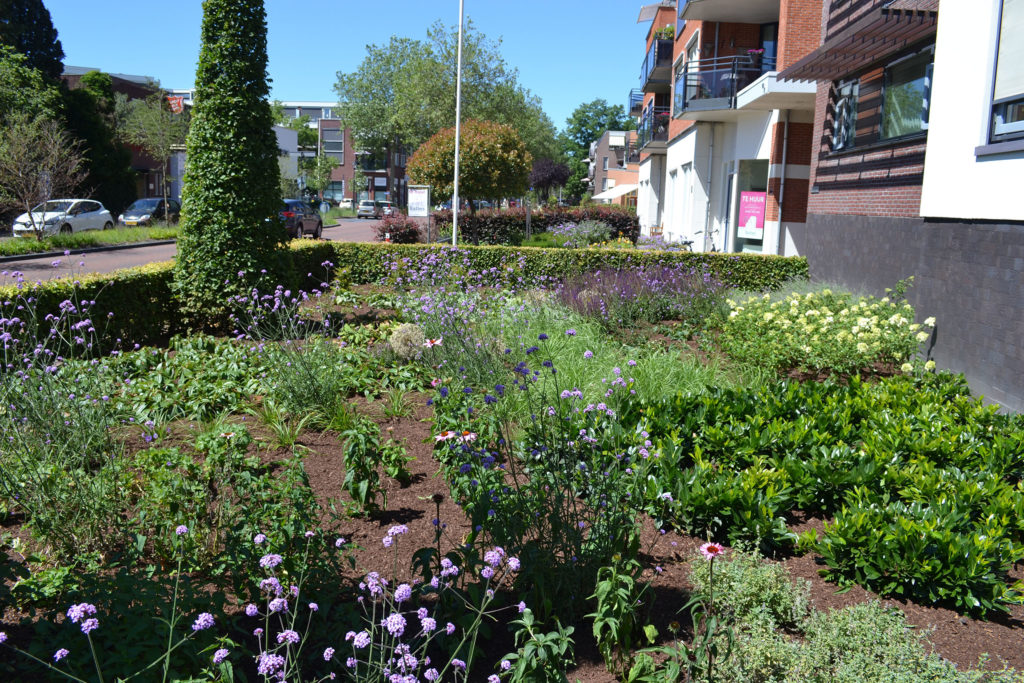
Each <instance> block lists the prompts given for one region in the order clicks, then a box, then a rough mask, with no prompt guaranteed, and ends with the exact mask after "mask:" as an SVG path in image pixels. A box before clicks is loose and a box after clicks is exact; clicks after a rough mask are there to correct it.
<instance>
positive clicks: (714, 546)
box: [700, 543, 725, 560]
mask: <svg viewBox="0 0 1024 683" xmlns="http://www.w3.org/2000/svg"><path fill="white" fill-rule="evenodd" d="M724 552H725V548H724V547H723V546H722V545H721V544H719V543H705V544H704V545H702V546H701V547H700V554H701V555H703V556H704V557H705V558H706V559H708V560H713V559H715V558H716V557H718V556H719V555H721V554H722V553H724Z"/></svg>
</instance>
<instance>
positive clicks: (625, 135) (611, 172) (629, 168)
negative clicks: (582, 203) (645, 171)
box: [587, 130, 640, 208]
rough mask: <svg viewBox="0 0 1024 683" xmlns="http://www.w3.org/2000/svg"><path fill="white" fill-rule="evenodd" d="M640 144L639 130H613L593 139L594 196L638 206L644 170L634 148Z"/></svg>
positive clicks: (591, 177) (590, 179)
mask: <svg viewBox="0 0 1024 683" xmlns="http://www.w3.org/2000/svg"><path fill="white" fill-rule="evenodd" d="M635 144H636V131H635V130H630V131H624V130H609V131H605V132H604V134H603V135H602V136H601V137H600V139H598V140H595V141H594V142H592V143H590V156H589V158H588V161H587V163H589V164H590V170H589V171H588V175H587V178H588V182H589V184H590V191H591V193H592V195H593V196H592V197H591V199H593V200H595V201H598V202H602V203H605V204H618V205H620V206H631V207H633V208H636V189H637V176H638V175H639V172H640V167H639V164H638V163H637V162H638V161H639V159H638V157H636V155H633V156H632V157H631V156H630V149H631V147H632V146H634V145H635Z"/></svg>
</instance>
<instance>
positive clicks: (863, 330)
mask: <svg viewBox="0 0 1024 683" xmlns="http://www.w3.org/2000/svg"><path fill="white" fill-rule="evenodd" d="M729 305H730V307H731V311H730V312H729V317H728V319H727V320H726V322H725V324H724V325H723V328H722V333H721V335H720V337H719V343H720V344H721V347H722V349H723V350H724V351H725V352H726V353H727V354H729V355H730V356H732V357H733V358H734V359H735V360H737V361H739V362H741V363H752V364H756V365H761V366H763V367H768V368H771V369H773V370H776V371H780V372H781V371H785V370H789V369H793V368H797V369H803V370H810V371H828V372H835V373H852V372H857V371H859V370H861V369H864V368H870V367H871V366H872V364H873V363H889V364H893V365H895V366H899V365H900V364H902V363H905V362H906V361H907V360H908V359H910V358H911V357H913V355H914V354H915V353H916V352H917V351H918V349H919V348H920V347H921V344H922V343H924V342H925V341H927V340H928V338H929V337H930V336H931V333H932V329H933V328H934V327H935V319H934V318H928V319H927V320H925V321H924V323H915V322H914V308H913V307H912V306H911V305H910V304H908V303H906V302H905V301H895V300H892V299H890V298H889V297H882V298H881V299H876V298H874V297H866V298H857V297H854V296H852V295H850V294H845V293H833V292H832V291H831V290H828V289H825V290H822V291H821V292H818V293H816V292H811V293H809V294H805V295H800V294H792V295H790V296H788V297H786V299H784V300H781V301H773V300H772V298H771V297H770V296H768V295H764V296H762V297H756V298H751V299H748V300H746V301H743V302H737V301H729Z"/></svg>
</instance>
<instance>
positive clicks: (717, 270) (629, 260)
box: [293, 242, 808, 291]
mask: <svg viewBox="0 0 1024 683" xmlns="http://www.w3.org/2000/svg"><path fill="white" fill-rule="evenodd" d="M310 246H311V247H312V246H314V245H310ZM330 246H331V247H333V249H334V254H335V255H334V262H335V264H336V265H337V266H338V267H339V268H342V269H344V270H345V272H346V273H347V275H348V277H349V279H350V280H351V281H352V282H353V283H357V284H367V283H374V282H377V281H379V280H380V279H381V278H383V277H385V276H386V275H388V274H390V273H391V264H392V262H395V261H399V260H403V259H408V262H406V265H410V266H413V265H415V264H416V263H418V262H422V261H424V260H426V259H432V260H435V259H437V258H438V257H440V256H444V255H445V253H446V252H451V251H452V248H451V247H443V246H426V245H413V244H366V243H358V242H333V243H331V244H330ZM305 248H307V247H306V246H305V245H299V246H297V247H293V250H294V251H293V253H294V252H300V251H302V250H303V249H305ZM455 251H456V252H457V253H458V255H459V256H460V257H461V258H462V259H463V262H464V267H466V268H469V269H471V270H474V271H478V272H479V271H484V270H490V269H494V268H496V269H498V270H499V271H501V272H504V273H506V277H508V278H515V279H517V280H518V279H519V278H522V279H524V280H526V281H537V280H541V279H544V278H549V279H561V278H564V277H566V276H567V275H576V274H579V273H584V272H588V271H593V270H598V269H602V268H624V267H629V266H647V265H676V264H679V263H682V264H684V265H687V266H690V267H694V268H701V269H706V270H708V271H710V272H711V273H714V274H715V275H716V276H717V277H719V278H720V279H721V280H722V281H724V282H725V283H726V284H729V285H732V286H734V287H738V288H740V289H749V290H757V291H761V290H770V289H777V288H778V287H780V286H781V285H782V283H784V282H785V281H786V280H790V279H793V278H803V279H806V278H807V277H808V267H807V259H806V258H804V257H793V256H766V255H761V254H719V253H691V252H665V251H647V250H631V249H541V248H536V247H501V246H480V247H475V246H466V247H459V248H457V249H456V250H455ZM315 260H316V257H312V258H306V261H307V262H308V263H312V262H313V261H315Z"/></svg>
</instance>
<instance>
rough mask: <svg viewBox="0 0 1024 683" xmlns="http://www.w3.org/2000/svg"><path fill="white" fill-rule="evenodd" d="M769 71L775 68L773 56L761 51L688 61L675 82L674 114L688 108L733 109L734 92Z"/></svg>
mask: <svg viewBox="0 0 1024 683" xmlns="http://www.w3.org/2000/svg"><path fill="white" fill-rule="evenodd" d="M769 71H775V59H773V58H766V57H764V56H763V55H760V54H749V55H739V56H734V57H718V58H713V59H698V60H694V61H690V62H687V63H686V64H685V65H684V67H683V74H682V77H681V79H680V80H679V81H677V83H676V96H675V103H674V104H675V115H676V116H679V115H680V113H682V112H683V111H685V110H687V109H732V108H734V107H735V106H736V93H738V92H740V91H741V90H743V89H744V88H746V87H747V86H748V85H750V84H751V83H753V82H754V81H756V80H757V79H758V78H760V77H761V76H762V75H764V74H766V73H768V72H769ZM680 85H682V87H680Z"/></svg>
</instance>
